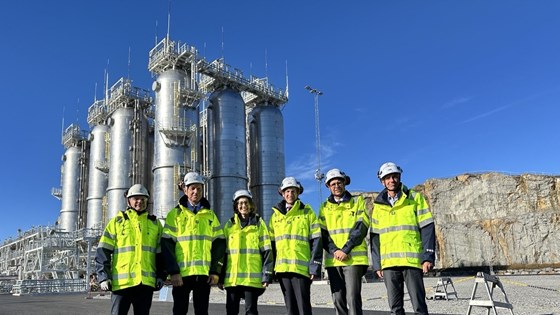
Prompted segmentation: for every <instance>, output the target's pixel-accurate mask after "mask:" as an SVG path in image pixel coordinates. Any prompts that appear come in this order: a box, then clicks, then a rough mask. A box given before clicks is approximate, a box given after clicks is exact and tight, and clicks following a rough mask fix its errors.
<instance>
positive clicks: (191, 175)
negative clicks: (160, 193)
mask: <svg viewBox="0 0 560 315" xmlns="http://www.w3.org/2000/svg"><path fill="white" fill-rule="evenodd" d="M183 183H184V184H185V186H189V185H191V184H201V185H204V178H202V176H200V174H198V173H197V172H188V173H187V174H186V175H185V178H184V179H183Z"/></svg>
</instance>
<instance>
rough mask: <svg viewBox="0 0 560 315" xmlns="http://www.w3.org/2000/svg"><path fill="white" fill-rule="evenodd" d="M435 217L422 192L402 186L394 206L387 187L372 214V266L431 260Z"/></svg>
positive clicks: (419, 263)
mask: <svg viewBox="0 0 560 315" xmlns="http://www.w3.org/2000/svg"><path fill="white" fill-rule="evenodd" d="M433 223H434V219H433V217H432V212H431V211H430V209H429V207H428V204H427V202H426V200H425V199H424V196H422V194H420V193H418V192H415V191H413V190H409V189H408V188H406V186H404V185H403V188H402V190H401V192H400V197H399V199H398V200H397V201H396V202H395V204H394V205H393V206H391V204H390V203H389V201H388V197H387V190H386V189H385V190H383V191H382V192H381V193H380V194H379V195H378V196H377V198H376V199H375V201H374V206H373V213H372V224H371V233H372V237H371V238H372V259H373V268H374V269H375V270H381V269H385V268H390V267H414V268H422V263H423V262H424V261H430V262H432V263H433V262H434V258H435V252H434V248H435V232H434V224H433Z"/></svg>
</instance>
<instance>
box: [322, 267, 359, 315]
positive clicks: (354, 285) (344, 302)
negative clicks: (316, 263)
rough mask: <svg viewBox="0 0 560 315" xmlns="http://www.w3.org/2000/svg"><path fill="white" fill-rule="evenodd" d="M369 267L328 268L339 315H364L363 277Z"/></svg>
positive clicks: (334, 301)
mask: <svg viewBox="0 0 560 315" xmlns="http://www.w3.org/2000/svg"><path fill="white" fill-rule="evenodd" d="M365 270H367V266H344V267H328V268H327V273H328V274H329V283H330V285H331V293H332V298H333V303H334V308H335V309H336V314H337V315H362V277H363V276H364V274H365Z"/></svg>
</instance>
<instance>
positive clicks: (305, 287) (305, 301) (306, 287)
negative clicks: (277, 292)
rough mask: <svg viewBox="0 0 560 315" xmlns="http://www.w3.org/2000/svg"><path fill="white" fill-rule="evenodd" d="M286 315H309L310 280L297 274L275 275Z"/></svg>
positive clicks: (310, 311)
mask: <svg viewBox="0 0 560 315" xmlns="http://www.w3.org/2000/svg"><path fill="white" fill-rule="evenodd" d="M276 277H277V278H278V281H279V282H280V288H281V289H282V293H283V294H284V302H286V308H287V309H288V315H311V314H313V312H312V310H311V279H309V277H305V276H302V275H300V274H298V273H291V272H285V273H277V274H276Z"/></svg>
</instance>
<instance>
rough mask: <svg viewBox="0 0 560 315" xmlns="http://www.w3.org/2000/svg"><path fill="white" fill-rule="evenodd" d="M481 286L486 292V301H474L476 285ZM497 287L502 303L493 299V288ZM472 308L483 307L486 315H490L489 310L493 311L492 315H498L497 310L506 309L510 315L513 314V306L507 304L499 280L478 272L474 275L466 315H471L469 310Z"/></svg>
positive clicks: (507, 301) (504, 292)
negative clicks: (500, 292)
mask: <svg viewBox="0 0 560 315" xmlns="http://www.w3.org/2000/svg"><path fill="white" fill-rule="evenodd" d="M479 283H480V284H482V286H483V287H484V288H485V290H486V292H485V293H486V295H487V296H488V300H484V299H478V300H477V299H476V289H477V288H478V284H479ZM495 287H498V288H500V290H501V291H502V293H503V298H504V300H505V302H504V301H501V302H500V301H496V300H495V297H494V288H495ZM473 307H484V308H486V315H489V314H490V310H492V311H494V313H493V314H494V315H498V311H497V308H503V309H508V310H509V312H510V314H511V315H514V314H513V306H512V305H511V303H510V302H509V300H508V298H507V295H506V291H505V290H504V286H503V285H502V282H500V279H499V278H498V277H496V276H492V275H489V274H486V273H484V272H479V273H477V274H476V277H475V279H474V288H473V291H472V294H471V300H470V302H469V308H468V310H467V315H470V314H471V310H472V308H473Z"/></svg>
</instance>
